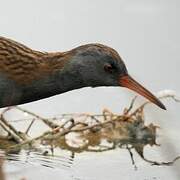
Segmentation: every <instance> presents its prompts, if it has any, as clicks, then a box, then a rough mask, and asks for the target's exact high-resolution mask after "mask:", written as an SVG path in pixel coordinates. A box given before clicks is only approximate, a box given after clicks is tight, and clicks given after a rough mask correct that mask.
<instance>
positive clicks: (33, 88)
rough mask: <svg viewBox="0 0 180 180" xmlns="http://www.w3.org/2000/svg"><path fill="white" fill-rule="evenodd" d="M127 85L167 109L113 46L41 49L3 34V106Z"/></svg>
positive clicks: (0, 103) (0, 79) (0, 61)
mask: <svg viewBox="0 0 180 180" xmlns="http://www.w3.org/2000/svg"><path fill="white" fill-rule="evenodd" d="M101 86H107V87H108V86H112V87H118V86H119V87H126V88H128V89H131V90H133V91H135V92H136V93H138V94H140V95H142V96H144V97H145V98H147V99H148V100H149V101H151V102H152V103H154V104H156V105H157V106H159V107H160V108H161V109H164V110H166V107H165V106H164V104H163V103H162V102H161V101H160V100H159V99H158V98H157V97H156V96H155V95H153V94H152V93H151V92H150V91H149V90H147V89H146V88H144V87H143V86H142V85H141V84H140V83H138V82H137V81H136V80H134V79H133V78H132V77H131V76H130V75H129V73H128V70H127V68H126V65H125V63H124V61H123V60H122V58H121V57H120V55H119V54H118V52H117V51H116V50H114V49H113V48H111V47H109V46H106V45H103V44H98V43H91V44H85V45H81V46H78V47H75V48H73V49H71V50H68V51H64V52H41V51H37V50H33V49H31V48H29V47H27V46H25V45H23V44H21V43H19V42H17V41H14V40H12V39H9V38H6V37H1V36H0V108H3V107H10V106H15V105H20V104H25V103H29V102H33V101H37V100H40V99H43V98H48V97H51V96H54V95H58V94H61V93H65V92H68V91H72V90H75V89H80V88H83V87H101Z"/></svg>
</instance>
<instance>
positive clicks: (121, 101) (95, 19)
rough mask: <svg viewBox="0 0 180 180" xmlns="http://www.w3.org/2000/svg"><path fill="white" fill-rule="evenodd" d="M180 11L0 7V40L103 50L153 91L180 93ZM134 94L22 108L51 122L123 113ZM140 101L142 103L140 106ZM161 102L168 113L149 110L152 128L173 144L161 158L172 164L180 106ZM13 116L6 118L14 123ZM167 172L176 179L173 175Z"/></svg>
mask: <svg viewBox="0 0 180 180" xmlns="http://www.w3.org/2000/svg"><path fill="white" fill-rule="evenodd" d="M179 9H180V1H179V0H149V1H144V0H118V1H117V0H107V1H104V0H96V1H95V0H91V1H90V0H76V1H72V0H53V1H50V0H38V1H37V0H29V1H24V0H16V1H10V0H0V36H4V37H8V38H11V39H14V40H16V41H18V42H21V43H23V44H25V45H27V46H29V47H30V48H32V49H36V50H40V51H66V50H70V49H72V48H74V47H77V46H79V45H82V44H86V43H93V42H97V43H102V44H106V45H108V46H110V47H113V48H114V49H116V50H117V51H118V52H119V53H120V55H121V57H122V58H123V60H124V62H125V63H126V65H127V67H128V70H129V73H130V74H131V75H132V76H133V77H134V78H135V79H136V80H138V81H139V82H141V83H142V84H143V85H144V86H145V87H147V88H148V89H150V90H151V91H152V92H154V93H156V92H158V91H160V90H163V89H173V90H175V91H176V92H177V94H179V91H180V81H179V78H180V70H179V68H180V35H179V32H180V11H179ZM134 95H135V93H133V92H131V91H129V90H127V89H123V88H104V87H101V88H93V89H92V88H84V89H80V90H75V91H71V92H68V93H65V94H62V95H58V96H54V97H51V98H48V99H45V100H40V101H37V102H33V103H29V104H25V105H22V107H24V108H26V109H28V110H31V111H33V112H35V113H38V114H40V115H43V116H47V117H48V116H53V115H57V114H61V113H72V112H92V113H100V112H101V111H102V109H103V108H109V109H110V110H112V111H113V112H117V113H120V112H122V111H123V108H124V107H126V106H128V105H129V103H130V101H131V99H132V98H133V97H134ZM143 101H144V99H143V98H141V97H140V98H139V99H138V103H140V102H143ZM164 103H165V104H166V106H167V109H168V111H167V112H165V111H163V110H160V109H159V108H157V107H156V106H154V105H152V106H149V107H150V108H149V109H147V114H148V118H147V121H148V120H149V121H150V122H154V123H156V124H158V125H159V126H161V128H162V130H161V134H163V135H164V136H165V138H164V141H166V142H168V143H167V144H168V145H167V146H166V148H165V150H164V151H163V150H162V152H161V153H162V154H164V156H170V157H172V156H175V155H176V154H179V153H180V151H179V150H180V143H177V140H178V139H180V135H179V133H178V131H179V128H180V123H179V117H180V116H179V115H180V112H179V108H180V106H179V105H177V104H175V103H173V102H172V101H167V100H166V101H164ZM14 115H15V114H14V113H13V112H12V113H9V117H12V116H14ZM171 155H172V156H171ZM179 166H180V165H177V167H178V168H179ZM164 173H165V175H164V176H166V173H167V174H168V173H169V174H171V173H172V176H173V174H174V171H173V170H172V172H171V171H170V172H168V171H167V172H164ZM162 174H163V169H162ZM169 174H168V175H169Z"/></svg>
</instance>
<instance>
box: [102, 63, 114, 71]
mask: <svg viewBox="0 0 180 180" xmlns="http://www.w3.org/2000/svg"><path fill="white" fill-rule="evenodd" d="M104 70H105V71H106V72H109V73H112V72H113V66H112V65H111V64H105V65H104Z"/></svg>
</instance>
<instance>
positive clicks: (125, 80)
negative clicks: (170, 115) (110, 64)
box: [119, 75, 166, 110]
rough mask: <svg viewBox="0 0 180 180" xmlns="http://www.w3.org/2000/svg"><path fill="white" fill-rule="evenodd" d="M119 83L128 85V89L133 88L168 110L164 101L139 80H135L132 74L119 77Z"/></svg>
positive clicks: (124, 85)
mask: <svg viewBox="0 0 180 180" xmlns="http://www.w3.org/2000/svg"><path fill="white" fill-rule="evenodd" d="M119 84H120V86H123V87H126V88H128V89H131V90H133V91H135V92H137V93H139V94H140V95H142V96H144V97H145V98H147V99H148V100H149V101H151V102H152V103H154V104H156V105H157V106H159V107H160V108H162V109H164V110H166V107H165V106H164V104H162V102H161V101H160V100H159V99H158V98H157V97H155V96H154V95H153V94H152V93H151V92H149V91H148V90H147V89H145V88H144V87H143V86H142V85H140V84H139V83H138V82H137V81H135V80H134V79H133V78H132V77H131V76H129V75H126V76H122V77H120V78H119Z"/></svg>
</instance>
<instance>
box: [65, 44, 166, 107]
mask: <svg viewBox="0 0 180 180" xmlns="http://www.w3.org/2000/svg"><path fill="white" fill-rule="evenodd" d="M64 70H65V72H66V73H65V74H66V78H68V79H71V80H72V77H73V81H71V82H70V81H69V80H68V81H69V82H70V84H69V85H68V86H69V87H70V86H71V85H72V84H75V86H76V88H80V87H88V86H90V87H97V86H123V87H126V88H129V89H131V90H133V91H135V92H137V93H139V94H141V95H142V96H144V97H146V98H147V99H149V100H150V101H151V102H153V103H155V104H156V105H158V106H159V107H161V108H162V109H166V108H165V106H164V105H163V104H162V103H161V102H160V101H159V99H157V98H156V97H155V96H154V95H153V94H152V93H151V92H150V91H148V90H147V89H145V88H144V87H143V86H142V85H140V84H139V83H138V82H137V81H135V80H134V79H133V78H132V77H131V76H129V75H128V72H127V69H126V66H125V64H124V62H123V61H122V60H121V58H120V56H119V55H118V53H117V52H116V51H115V50H114V49H112V48H109V47H107V46H104V45H100V44H89V45H85V46H81V47H78V48H76V49H74V50H72V58H71V61H70V62H69V63H68V68H65V69H64ZM66 70H67V71H68V72H67V71H66ZM67 74H68V77H67ZM69 75H70V76H69ZM69 77H71V78H69ZM64 82H67V81H64ZM75 86H73V87H72V88H71V89H73V88H74V87H75Z"/></svg>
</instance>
